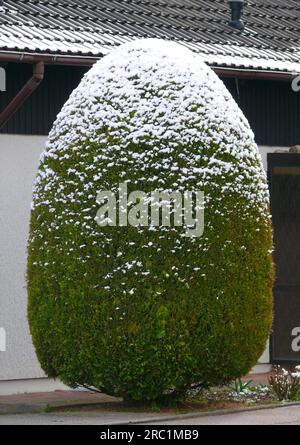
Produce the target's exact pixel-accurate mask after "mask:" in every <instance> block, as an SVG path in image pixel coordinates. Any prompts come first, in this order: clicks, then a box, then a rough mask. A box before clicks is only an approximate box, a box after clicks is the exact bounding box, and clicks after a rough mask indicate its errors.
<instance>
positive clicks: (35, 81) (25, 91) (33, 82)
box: [0, 62, 45, 128]
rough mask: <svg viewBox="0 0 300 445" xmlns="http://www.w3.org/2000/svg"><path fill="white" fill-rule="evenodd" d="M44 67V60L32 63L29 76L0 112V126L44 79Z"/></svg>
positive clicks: (0, 126)
mask: <svg viewBox="0 0 300 445" xmlns="http://www.w3.org/2000/svg"><path fill="white" fill-rule="evenodd" d="M44 68H45V67H44V62H37V63H36V64H35V65H33V70H32V76H31V78H30V79H29V80H28V81H27V82H26V84H25V85H24V86H23V88H22V89H21V90H20V91H19V92H18V93H17V94H16V96H15V97H14V98H13V99H12V100H11V101H10V103H9V104H8V105H7V106H6V107H5V108H4V110H3V111H2V112H1V113H0V128H2V127H3V125H5V124H6V122H7V121H8V120H9V119H10V118H11V117H12V115H13V114H14V113H15V112H16V111H17V110H18V109H19V108H20V107H21V106H22V105H23V103H24V102H25V100H26V99H28V97H29V96H31V94H32V93H33V92H34V91H35V90H36V89H37V87H38V86H39V84H40V83H41V82H42V80H43V79H44Z"/></svg>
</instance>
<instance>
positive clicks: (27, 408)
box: [0, 402, 300, 426]
mask: <svg viewBox="0 0 300 445" xmlns="http://www.w3.org/2000/svg"><path fill="white" fill-rule="evenodd" d="M93 405H95V407H99V403H88V404H87V403H78V404H73V405H66V404H58V405H52V406H51V405H49V404H40V405H28V404H1V405H0V415H1V416H4V415H12V414H42V413H43V414H46V413H59V412H61V410H62V409H64V410H65V409H68V408H72V410H73V409H82V408H84V407H89V408H90V407H92V406H93ZM290 406H300V402H291V403H287V402H281V403H274V404H269V405H260V406H248V407H243V408H233V409H219V410H214V411H194V412H192V413H186V414H172V415H163V414H162V415H160V416H159V415H157V416H156V417H150V418H149V417H144V418H142V419H137V420H126V421H119V422H109V423H107V426H117V425H139V424H150V423H156V422H159V423H164V422H167V421H174V420H187V419H194V418H197V417H201V418H203V417H208V416H218V415H230V414H241V413H245V412H251V411H261V410H266V409H277V408H288V407H290ZM120 414H121V412H120ZM127 414H128V413H127Z"/></svg>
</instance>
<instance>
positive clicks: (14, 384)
mask: <svg viewBox="0 0 300 445" xmlns="http://www.w3.org/2000/svg"><path fill="white" fill-rule="evenodd" d="M45 139H46V138H45V136H30V135H27V136H24V135H4V134H2V135H1V134H0V210H1V212H0V246H1V249H0V283H1V285H0V328H5V331H6V351H5V352H1V348H0V394H6V393H8V392H19V391H20V392H22V391H34V390H48V389H55V388H61V385H60V384H59V383H55V382H50V381H48V380H47V381H46V380H45V379H44V377H45V376H44V374H43V372H42V371H41V369H40V366H39V364H38V362H37V359H36V356H35V352H34V349H33V346H32V343H31V338H30V335H29V330H28V325H27V318H26V304H27V294H26V282H25V272H26V245H27V237H28V228H29V216H30V203H31V193H32V185H33V181H34V177H35V175H36V171H37V167H38V162H39V156H40V153H41V152H42V150H43V147H44V143H45ZM275 149H276V147H267V146H264V147H261V153H262V156H263V159H264V162H265V165H266V153H267V152H272V151H274V150H275ZM268 361H269V353H268V349H267V350H266V352H265V354H264V356H263V357H262V359H261V362H263V363H267V362H268ZM34 379H36V380H34Z"/></svg>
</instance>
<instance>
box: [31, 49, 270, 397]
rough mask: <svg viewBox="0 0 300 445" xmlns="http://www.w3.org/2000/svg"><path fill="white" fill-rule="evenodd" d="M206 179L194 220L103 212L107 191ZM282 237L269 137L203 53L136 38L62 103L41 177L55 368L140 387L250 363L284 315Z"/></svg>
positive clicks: (44, 284)
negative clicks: (194, 228) (279, 306)
mask: <svg viewBox="0 0 300 445" xmlns="http://www.w3.org/2000/svg"><path fill="white" fill-rule="evenodd" d="M119 183H126V184H127V187H128V193H130V192H131V191H134V190H142V191H144V192H146V193H150V192H151V191H153V190H164V191H180V192H184V191H186V190H194V191H195V190H201V191H203V192H204V193H205V226H204V233H203V235H202V236H201V237H195V236H193V237H187V236H185V234H186V233H185V228H184V227H174V226H172V225H171V226H170V227H165V226H160V227H153V226H151V224H150V225H149V226H148V227H132V226H127V227H119V226H117V227H113V226H108V227H100V226H99V225H98V224H97V221H96V220H95V217H96V215H97V211H98V209H99V203H97V202H96V198H97V194H98V192H99V191H103V190H111V191H113V192H117V189H118V185H119ZM271 250H272V237H271V226H270V218H269V208H268V190H267V182H266V177H265V173H264V171H263V167H262V162H261V159H260V156H259V153H258V148H257V146H256V144H255V142H254V136H253V133H252V131H251V130H250V128H249V124H248V122H247V120H246V119H245V117H244V116H243V114H242V112H241V111H240V109H239V108H238V106H237V104H236V103H235V102H234V100H233V99H232V97H231V96H230V94H229V93H228V91H227V90H226V88H225V87H224V85H223V83H222V82H221V81H220V80H219V79H218V78H217V76H216V75H215V74H214V73H213V72H212V71H211V70H210V69H209V68H208V67H207V66H205V65H204V64H203V63H202V61H201V59H200V57H199V56H197V55H194V54H193V53H191V52H190V51H188V50H186V49H184V48H183V47H181V46H180V45H178V44H175V43H170V42H169V43H167V42H162V41H158V40H145V41H137V42H136V43H134V44H128V45H125V46H121V47H120V48H118V49H116V50H113V51H112V52H111V53H110V54H109V55H108V56H106V57H104V58H103V59H102V60H100V61H99V62H98V63H97V64H96V65H95V66H94V67H93V68H92V69H91V70H90V71H89V72H88V73H87V74H86V75H85V77H84V79H83V80H82V82H81V83H80V85H79V86H78V88H77V89H76V90H75V91H74V92H73V93H72V95H71V97H70V98H69V100H68V101H67V103H66V104H65V106H64V107H63V109H62V111H61V113H60V114H59V115H58V117H57V120H56V122H55V123H54V126H53V129H52V131H51V133H50V135H49V139H48V143H47V147H46V150H45V152H44V153H43V155H42V157H41V162H40V166H39V171H38V175H37V179H36V183H35V187H34V196H33V204H32V215H31V229H30V240H29V260H28V292H29V306H28V315H29V322H30V329H31V333H32V338H33V342H34V345H35V347H36V351H37V355H38V358H39V360H40V362H41V365H42V367H43V369H44V370H45V372H46V374H47V375H48V376H49V377H54V378H59V379H61V380H62V381H63V382H65V383H66V384H68V385H71V386H76V385H78V384H82V385H87V386H93V387H96V388H98V389H100V390H103V391H104V392H106V393H108V394H113V395H117V396H123V397H125V398H131V399H134V400H155V399H159V398H160V397H162V396H163V395H164V394H176V395H182V394H184V393H185V392H186V391H187V390H188V389H189V388H191V387H192V386H193V385H199V384H201V385H205V386H206V385H217V384H222V383H225V382H228V381H230V380H231V379H234V378H237V377H241V376H243V375H244V374H245V373H247V372H248V371H249V369H250V368H251V367H252V366H253V365H255V364H256V362H257V360H258V358H259V356H260V354H261V353H262V352H263V350H264V347H265V344H266V340H267V338H268V335H269V330H270V326H271V321H272V297H271V286H272V279H273V268H272V258H271Z"/></svg>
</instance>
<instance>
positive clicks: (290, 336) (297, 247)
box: [268, 153, 300, 364]
mask: <svg viewBox="0 0 300 445" xmlns="http://www.w3.org/2000/svg"><path fill="white" fill-rule="evenodd" d="M268 177H269V185H270V196H271V213H272V220H273V228H274V247H275V250H274V261H275V267H276V281H275V285H274V291H273V295H274V322H273V332H272V335H271V351H270V352H271V361H272V363H277V364H280V363H291V364H295V363H297V364H299V363H300V154H298V153H272V154H268Z"/></svg>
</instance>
